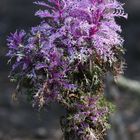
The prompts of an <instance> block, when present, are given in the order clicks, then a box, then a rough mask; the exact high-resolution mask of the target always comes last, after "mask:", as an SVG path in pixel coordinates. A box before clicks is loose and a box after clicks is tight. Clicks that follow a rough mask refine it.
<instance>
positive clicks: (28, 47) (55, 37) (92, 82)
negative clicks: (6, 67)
mask: <svg viewBox="0 0 140 140" xmlns="http://www.w3.org/2000/svg"><path fill="white" fill-rule="evenodd" d="M35 4H37V5H39V6H43V7H44V8H45V10H40V9H39V10H38V11H37V12H36V13H35V15H36V16H39V17H40V18H41V19H43V21H42V22H41V23H40V25H38V26H36V27H32V28H31V30H30V31H29V33H28V34H26V33H25V31H23V30H22V31H19V32H18V31H16V32H15V33H12V34H11V35H10V36H9V37H8V39H7V41H8V43H7V45H8V47H9V52H8V53H7V56H8V57H9V61H10V62H12V63H13V65H12V71H11V75H10V76H11V79H12V78H15V80H16V81H17V82H18V87H20V89H21V90H22V88H23V89H24V91H25V90H26V92H27V95H28V96H31V98H32V102H33V104H34V105H37V106H39V107H42V106H43V105H44V104H48V103H50V102H58V103H60V104H62V105H63V106H64V107H65V108H66V110H67V111H68V112H69V114H68V117H67V116H66V120H67V123H68V124H69V125H66V124H64V126H63V127H64V128H65V127H67V126H68V127H69V128H68V129H65V131H66V130H71V131H73V132H74V133H75V135H77V136H78V137H80V139H81V140H88V139H89V140H91V139H95V138H96V133H94V129H95V128H98V125H101V126H102V124H104V122H102V116H106V114H107V113H108V110H107V109H106V107H101V106H99V104H98V103H99V100H100V98H101V97H102V96H101V95H102V94H101V93H102V92H103V85H104V80H103V79H104V76H105V75H106V73H107V72H108V71H109V72H112V73H113V74H114V76H116V75H118V74H119V72H120V71H122V70H121V64H122V60H121V58H122V56H121V54H122V50H121V49H122V48H121V46H122V45H123V39H122V37H121V36H120V32H121V27H120V26H119V25H118V24H117V23H116V22H115V18H116V17H124V18H127V14H125V13H124V10H123V4H121V3H119V2H118V1H117V0H48V1H47V2H42V1H38V2H35ZM101 122H102V124H101Z"/></svg>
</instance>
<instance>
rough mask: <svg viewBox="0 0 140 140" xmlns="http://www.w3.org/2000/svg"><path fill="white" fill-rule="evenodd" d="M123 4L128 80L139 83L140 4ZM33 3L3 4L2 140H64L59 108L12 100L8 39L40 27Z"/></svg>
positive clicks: (13, 0)
mask: <svg viewBox="0 0 140 140" xmlns="http://www.w3.org/2000/svg"><path fill="white" fill-rule="evenodd" d="M120 1H122V2H125V3H126V5H125V10H126V12H127V13H128V14H129V18H128V20H127V21H126V20H125V19H121V20H120V19H119V20H118V22H119V23H120V24H121V25H122V28H123V33H122V36H123V37H124V39H125V43H124V47H125V49H126V50H127V51H126V55H125V58H126V63H127V69H126V70H125V76H126V77H129V78H131V79H136V80H140V0H126V1H125V0H120ZM33 2H34V0H0V140H62V136H61V135H62V133H61V129H60V125H59V116H61V114H62V112H63V111H61V110H62V109H61V108H60V107H59V106H58V105H53V107H49V108H48V109H47V111H41V112H40V113H39V112H37V111H36V110H35V109H33V108H32V107H31V105H30V104H29V103H27V102H26V99H24V97H22V98H21V99H19V100H18V101H17V102H15V101H12V99H11V95H12V94H11V93H13V92H14V88H15V85H14V84H12V83H10V82H9V79H8V73H9V71H10V68H9V66H8V65H7V59H6V57H5V54H6V52H7V47H6V38H7V35H8V34H9V33H10V32H14V31H15V30H16V29H19V30H20V29H25V30H28V29H30V27H32V26H36V25H37V24H39V21H40V20H39V19H38V18H37V17H34V12H35V11H36V10H37V9H38V7H37V6H35V5H33V4H32V3H33Z"/></svg>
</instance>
